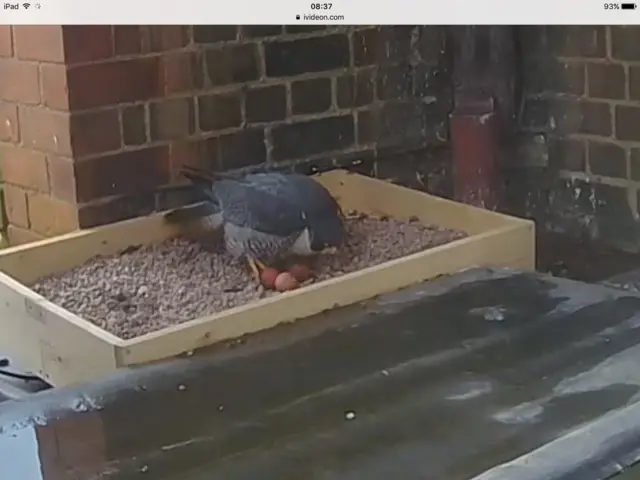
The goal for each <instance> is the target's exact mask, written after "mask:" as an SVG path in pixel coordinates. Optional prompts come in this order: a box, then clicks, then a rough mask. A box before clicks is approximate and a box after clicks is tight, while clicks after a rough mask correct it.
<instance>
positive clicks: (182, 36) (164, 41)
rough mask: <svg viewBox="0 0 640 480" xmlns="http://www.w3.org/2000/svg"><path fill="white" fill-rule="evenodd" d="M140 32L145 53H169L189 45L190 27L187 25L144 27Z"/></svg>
mask: <svg viewBox="0 0 640 480" xmlns="http://www.w3.org/2000/svg"><path fill="white" fill-rule="evenodd" d="M140 32H141V37H142V45H143V51H145V52H168V51H171V50H178V49H181V48H183V47H186V46H187V45H188V44H189V27H188V26H186V25H152V26H143V27H141V30H140Z"/></svg>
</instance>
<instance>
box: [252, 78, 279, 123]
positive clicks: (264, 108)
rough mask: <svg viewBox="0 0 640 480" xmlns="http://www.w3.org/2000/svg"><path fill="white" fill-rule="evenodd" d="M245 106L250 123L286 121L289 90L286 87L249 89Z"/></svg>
mask: <svg viewBox="0 0 640 480" xmlns="http://www.w3.org/2000/svg"><path fill="white" fill-rule="evenodd" d="M244 104H245V117H246V120H247V122H249V123H258V122H275V121H278V120H284V119H285V117H286V115H287V89H286V88H285V86H284V85H275V86H272V87H259V88H250V89H247V90H246V91H245V101H244Z"/></svg>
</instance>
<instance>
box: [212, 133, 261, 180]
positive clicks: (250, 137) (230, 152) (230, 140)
mask: <svg viewBox="0 0 640 480" xmlns="http://www.w3.org/2000/svg"><path fill="white" fill-rule="evenodd" d="M218 142H219V147H220V160H221V163H222V167H223V168H224V169H225V170H229V169H236V168H242V167H247V166H250V165H260V164H262V163H265V162H266V161H267V149H266V146H265V143H264V129H262V128H248V129H245V130H241V131H239V132H236V133H231V134H229V135H223V136H221V137H218Z"/></svg>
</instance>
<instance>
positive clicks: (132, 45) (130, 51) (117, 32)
mask: <svg viewBox="0 0 640 480" xmlns="http://www.w3.org/2000/svg"><path fill="white" fill-rule="evenodd" d="M113 43H114V54H115V55H136V54H138V53H141V52H142V32H141V31H140V26H138V25H114V26H113Z"/></svg>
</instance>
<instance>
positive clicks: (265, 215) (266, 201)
mask: <svg viewBox="0 0 640 480" xmlns="http://www.w3.org/2000/svg"><path fill="white" fill-rule="evenodd" d="M214 192H215V195H216V197H217V198H218V199H219V201H220V206H221V207H222V212H223V216H224V220H225V222H229V223H233V224H234V225H237V226H242V227H248V228H250V229H252V230H255V231H258V232H261V233H267V234H271V235H276V236H279V237H288V236H290V235H293V234H296V233H301V232H302V231H303V230H304V229H305V228H306V221H305V216H304V212H303V210H302V209H301V208H300V207H299V206H298V205H296V204H295V202H292V201H291V200H290V199H288V198H286V197H283V196H280V195H278V194H277V192H276V194H274V193H271V192H270V191H268V189H267V190H265V189H262V188H260V187H257V186H256V185H255V184H254V183H252V182H245V181H236V180H220V181H218V182H216V183H215V185H214Z"/></svg>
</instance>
